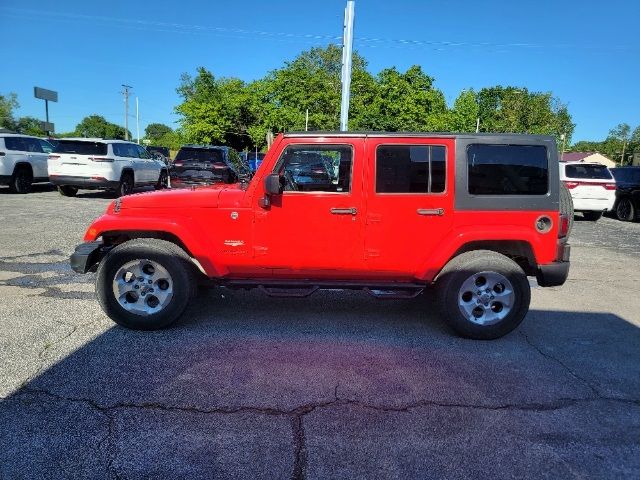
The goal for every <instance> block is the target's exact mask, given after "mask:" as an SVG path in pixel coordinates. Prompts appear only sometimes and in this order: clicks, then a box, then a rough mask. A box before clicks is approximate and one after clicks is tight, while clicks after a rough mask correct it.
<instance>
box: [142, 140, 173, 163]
mask: <svg viewBox="0 0 640 480" xmlns="http://www.w3.org/2000/svg"><path fill="white" fill-rule="evenodd" d="M145 148H146V149H147V152H149V154H151V156H152V157H154V158H157V159H158V160H162V161H163V162H164V164H165V165H169V163H170V162H171V152H170V151H169V149H168V148H167V147H157V146H153V145H148V146H147V147H145Z"/></svg>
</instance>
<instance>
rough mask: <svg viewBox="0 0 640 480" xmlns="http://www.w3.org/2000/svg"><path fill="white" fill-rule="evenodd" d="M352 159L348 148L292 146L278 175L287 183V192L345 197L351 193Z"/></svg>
mask: <svg viewBox="0 0 640 480" xmlns="http://www.w3.org/2000/svg"><path fill="white" fill-rule="evenodd" d="M352 157H353V155H352V152H351V147H350V146H348V145H327V146H319V145H291V146H289V147H287V148H286V149H285V151H284V152H283V153H282V156H281V157H280V160H279V161H278V166H277V167H276V172H277V173H278V174H279V175H282V176H283V177H284V179H285V187H284V190H285V191H302V192H339V193H344V192H349V191H350V189H351V162H352Z"/></svg>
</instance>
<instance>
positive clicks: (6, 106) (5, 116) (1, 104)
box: [0, 93, 20, 130]
mask: <svg viewBox="0 0 640 480" xmlns="http://www.w3.org/2000/svg"><path fill="white" fill-rule="evenodd" d="M19 106H20V104H19V103H18V96H17V95H16V94H15V93H9V94H8V95H0V128H6V129H9V130H15V128H16V121H15V118H14V116H13V115H14V113H13V112H14V110H16V109H17V108H18V107H19Z"/></svg>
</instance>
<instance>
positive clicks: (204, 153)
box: [175, 148, 224, 163]
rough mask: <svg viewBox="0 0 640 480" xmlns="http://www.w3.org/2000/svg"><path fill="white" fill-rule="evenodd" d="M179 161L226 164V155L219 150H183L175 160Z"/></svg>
mask: <svg viewBox="0 0 640 480" xmlns="http://www.w3.org/2000/svg"><path fill="white" fill-rule="evenodd" d="M175 160H176V161H179V160H182V161H184V160H197V161H199V162H211V163H213V162H224V154H223V152H222V150H220V149H218V148H181V149H180V151H179V152H178V154H177V155H176V158H175Z"/></svg>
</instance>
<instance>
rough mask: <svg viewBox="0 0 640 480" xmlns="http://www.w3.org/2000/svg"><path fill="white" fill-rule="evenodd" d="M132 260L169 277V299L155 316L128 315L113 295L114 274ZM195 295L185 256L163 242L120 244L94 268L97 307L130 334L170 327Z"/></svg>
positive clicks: (192, 278) (152, 240) (193, 278)
mask: <svg viewBox="0 0 640 480" xmlns="http://www.w3.org/2000/svg"><path fill="white" fill-rule="evenodd" d="M135 260H141V261H144V260H148V261H152V262H155V263H156V264H159V265H160V266H162V268H164V269H165V270H166V271H167V272H168V273H169V275H170V276H171V288H172V290H173V293H172V296H171V298H170V300H169V302H168V304H167V305H166V306H165V307H164V308H163V309H162V310H160V311H158V312H156V313H151V314H147V315H141V314H136V313H132V312H130V311H128V310H126V309H125V308H123V307H122V305H120V303H119V301H118V299H117V298H116V295H115V294H114V292H113V282H114V279H115V276H116V274H117V273H118V270H119V269H120V268H121V267H122V266H123V265H125V264H127V263H128V262H132V261H135ZM134 281H135V280H134ZM196 291H197V284H196V281H195V268H194V265H193V263H192V262H191V260H190V259H189V256H188V255H187V254H186V253H185V252H184V250H182V249H181V248H180V247H178V246H177V245H174V244H173V243H170V242H166V241H164V240H157V239H135V240H130V241H128V242H125V243H122V244H120V245H118V246H117V247H115V248H114V249H113V250H111V251H110V252H109V253H108V254H107V255H106V257H105V258H104V259H103V260H102V262H101V263H100V266H99V267H98V274H97V280H96V294H97V296H98V301H99V302H100V306H101V307H102V309H103V310H104V312H105V313H106V314H107V315H108V316H109V317H110V318H111V319H112V320H113V321H114V322H116V323H117V324H118V325H122V326H123V327H126V328H131V329H134V330H158V329H161V328H165V327H167V326H169V325H171V324H172V323H174V322H175V321H176V320H177V319H178V318H179V317H180V315H182V313H183V312H184V310H185V308H186V307H187V305H188V303H189V300H190V299H191V298H192V297H194V296H195V292H196ZM138 300H140V299H138ZM142 301H143V302H144V300H142Z"/></svg>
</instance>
